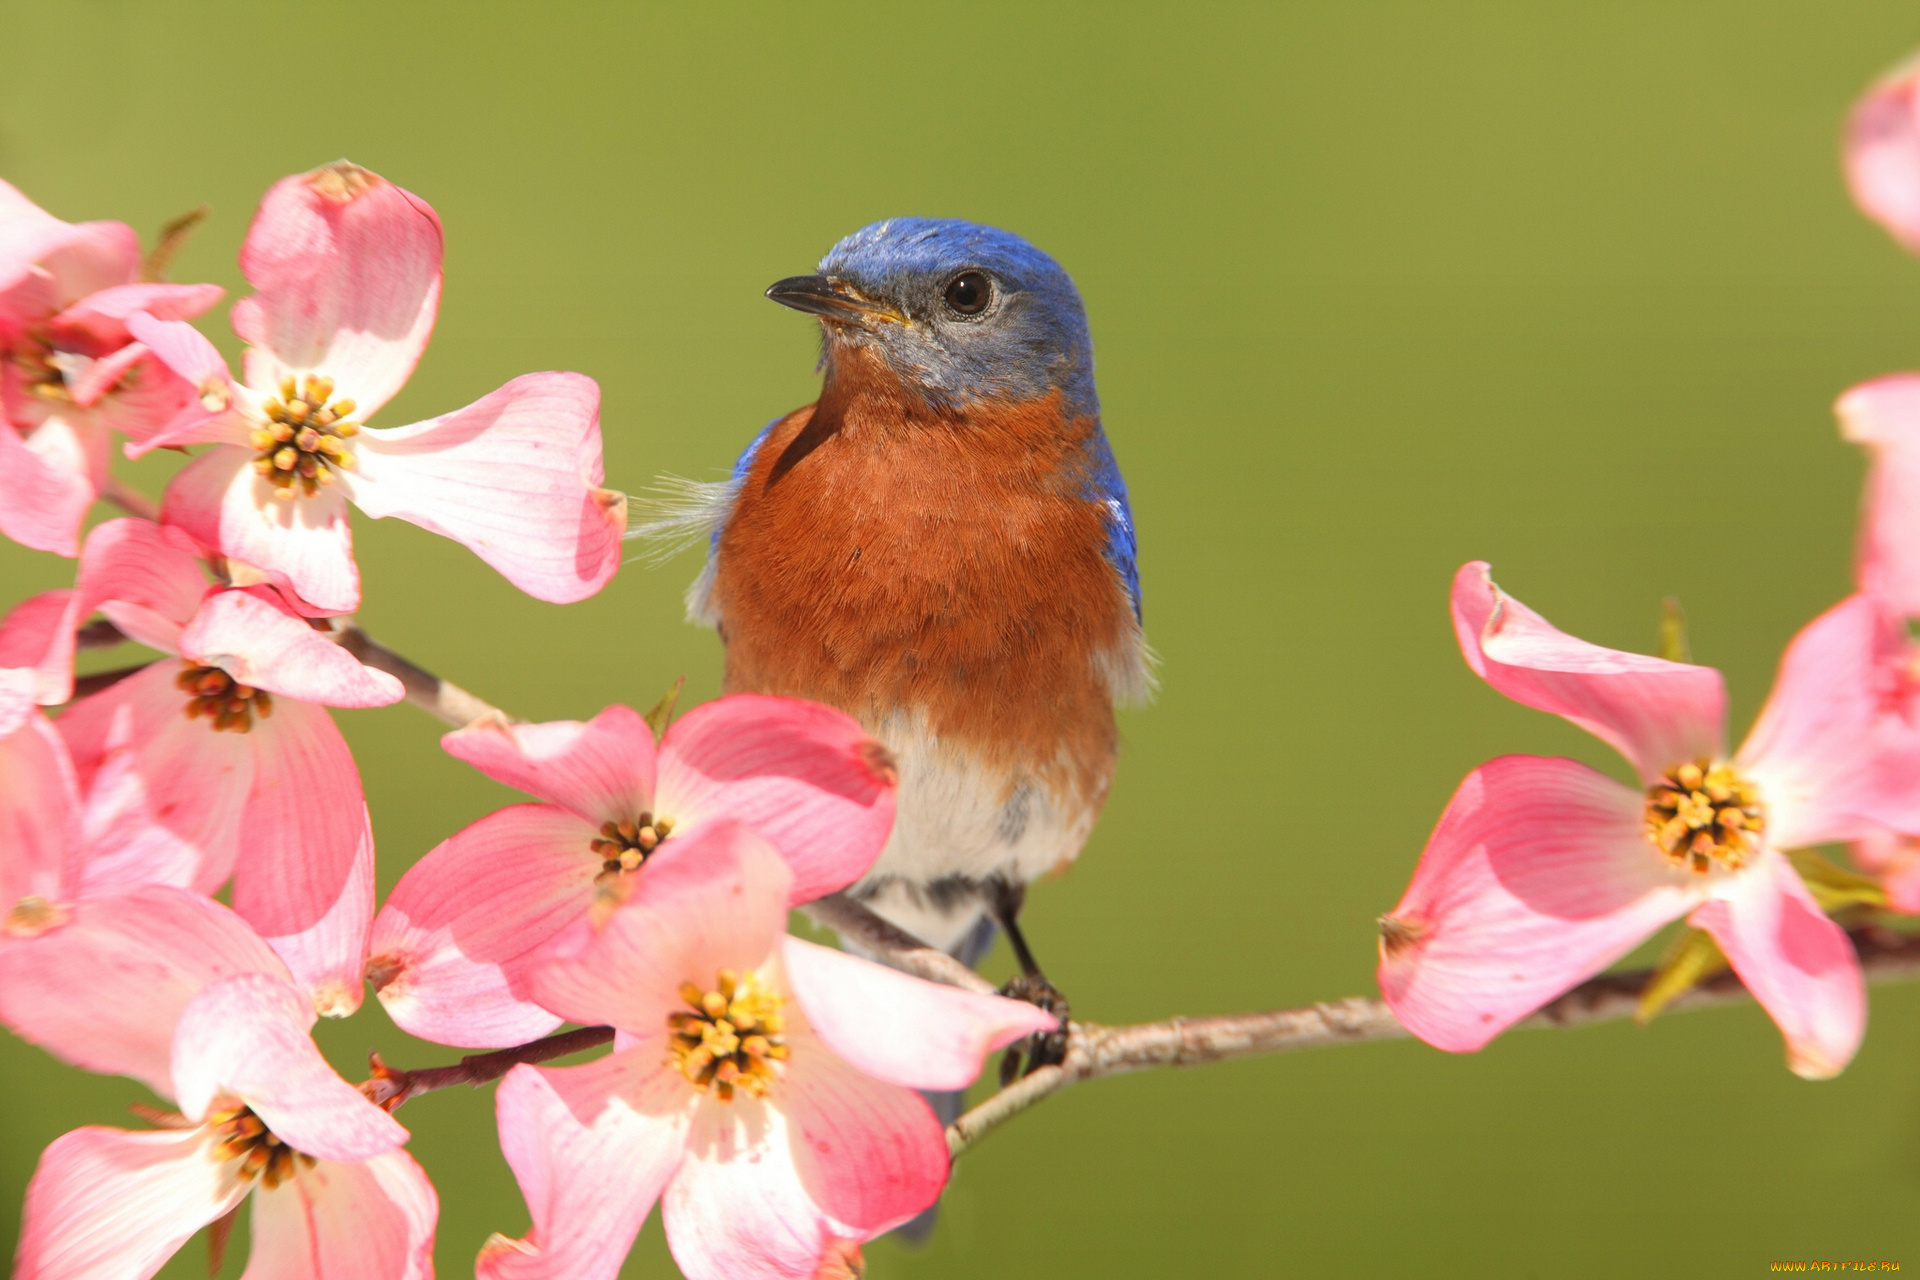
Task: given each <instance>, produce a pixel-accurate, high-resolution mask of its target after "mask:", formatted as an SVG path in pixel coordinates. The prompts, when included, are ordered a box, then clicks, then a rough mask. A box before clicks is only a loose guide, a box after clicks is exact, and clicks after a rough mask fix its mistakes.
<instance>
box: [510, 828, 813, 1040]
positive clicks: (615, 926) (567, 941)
mask: <svg viewBox="0 0 1920 1280" xmlns="http://www.w3.org/2000/svg"><path fill="white" fill-rule="evenodd" d="M792 883H793V876H792V873H791V872H789V871H788V870H787V865H786V863H784V862H782V861H781V860H780V855H779V854H778V853H776V852H775V851H774V849H773V846H771V845H769V844H768V843H766V841H764V840H762V839H760V838H759V837H758V836H756V835H754V834H753V832H752V831H751V830H749V829H748V828H746V827H743V826H740V825H739V824H737V823H733V822H726V821H721V822H713V823H706V824H703V825H702V826H700V827H699V828H698V829H696V830H695V831H694V832H693V833H692V834H690V835H688V836H685V837H680V836H675V837H674V838H672V839H670V840H668V841H667V842H666V843H665V844H663V845H661V846H660V848H659V849H658V851H656V852H655V853H654V854H653V856H652V857H650V858H648V859H647V861H646V864H645V865H644V866H643V867H641V869H640V873H639V875H638V876H636V877H635V880H634V885H635V888H634V890H633V896H632V897H631V898H630V899H629V900H628V901H627V903H626V904H625V905H624V906H622V907H621V908H620V909H619V910H617V911H615V912H614V913H613V915H612V916H611V917H610V918H609V919H608V920H607V921H606V923H605V924H604V925H603V926H602V927H600V928H599V929H594V928H593V927H591V925H590V924H589V923H588V922H586V921H581V922H580V923H578V924H575V925H574V926H572V927H571V928H570V929H568V930H567V931H566V932H564V933H562V934H561V935H560V936H559V937H557V938H555V939H554V940H553V942H552V943H550V944H548V946H547V948H546V949H545V950H544V951H543V952H542V953H541V955H539V956H537V957H536V958H535V961H534V964H533V970H532V977H531V983H530V986H531V988H532V991H533V995H534V998H535V999H536V1000H538V1001H539V1002H540V1004H541V1005H542V1006H544V1007H546V1008H548V1009H551V1010H552V1011H553V1012H555V1013H557V1014H559V1015H560V1016H561V1017H563V1018H566V1019H568V1020H569V1021H573V1022H579V1023H587V1024H593V1023H611V1024H613V1025H614V1026H616V1027H619V1028H621V1029H622V1030H626V1031H631V1032H635V1033H638V1034H640V1035H652V1034H657V1033H658V1031H659V1030H660V1029H662V1028H664V1027H665V1025H666V1018H667V1014H668V1013H669V1012H671V1011H672V1010H674V1009H677V1008H679V1007H680V1005H681V1001H680V995H679V988H680V984H681V983H682V982H696V983H700V984H702V988H703V989H705V984H707V983H710V982H712V981H713V977H714V975H717V974H718V973H719V972H720V970H722V969H732V970H733V971H734V972H736V973H748V972H751V971H753V970H755V969H758V968H760V966H761V965H763V964H765V963H766V961H767V959H768V958H769V957H770V956H771V955H772V954H773V951H774V948H775V946H776V945H777V944H778V943H779V941H780V939H781V938H782V937H783V936H784V935H785V932H786V924H787V892H788V889H789V887H790V886H791V885H792Z"/></svg>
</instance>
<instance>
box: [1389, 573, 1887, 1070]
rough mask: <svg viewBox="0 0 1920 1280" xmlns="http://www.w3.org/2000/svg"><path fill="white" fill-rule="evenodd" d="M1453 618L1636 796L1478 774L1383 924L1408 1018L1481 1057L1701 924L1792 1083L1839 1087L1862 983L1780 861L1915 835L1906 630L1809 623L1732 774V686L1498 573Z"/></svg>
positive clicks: (1876, 619) (1508, 765)
mask: <svg viewBox="0 0 1920 1280" xmlns="http://www.w3.org/2000/svg"><path fill="white" fill-rule="evenodd" d="M1453 617H1454V627H1455V630H1456V631H1457V632H1458V635H1459V639H1460V646H1461V650H1462V652H1463V653H1464V654H1465V655H1466V659H1467V663H1468V665H1470V666H1471V667H1472V668H1473V669H1474V671H1475V672H1477V673H1478V674H1479V675H1480V676H1481V677H1482V678H1483V679H1485V680H1486V681H1487V683H1489V684H1491V685H1492V686H1493V687H1494V688H1496V689H1498V690H1500V692H1502V693H1504V694H1506V695H1507V696H1508V697H1510V698H1512V699H1514V700H1515V701H1517V702H1520V703H1523V704H1525V705H1526V706H1530V707H1534V708H1537V709H1539V710H1542V711H1550V712H1553V713H1554V714H1556V715H1560V716H1564V717H1565V718H1567V719H1568V720H1570V721H1572V722H1573V723H1574V724H1577V725H1579V726H1580V727H1581V728H1583V729H1586V730H1587V731H1588V732H1590V733H1592V734H1594V735H1595V736H1597V737H1599V738H1600V739H1601V740H1602V741H1604V742H1606V743H1608V744H1609V745H1611V746H1613V747H1614V748H1616V749H1617V750H1619V751H1620V752H1621V754H1622V755H1624V756H1625V757H1626V758H1627V760H1628V762H1629V763H1631V764H1632V765H1633V767H1634V770H1635V771H1636V772H1637V773H1638V774H1639V776H1640V783H1641V789H1638V790H1636V789H1635V788H1632V787H1628V786H1625V785H1623V784H1621V783H1619V782H1615V781H1614V780H1612V779H1611V778H1608V777H1606V776H1605V775H1603V774H1600V773H1598V772H1596V771H1594V770H1592V769H1589V768H1588V767H1586V766H1585V765H1582V764H1578V763H1576V762H1574V761H1571V760H1564V759H1549V758H1543V757H1538V756H1505V757H1502V758H1500V759H1497V760H1493V761H1490V762H1488V763H1487V764H1485V765H1482V766H1481V767H1480V768H1478V769H1476V770H1475V771H1474V772H1473V773H1471V774H1470V775H1468V777H1467V779H1466V781H1465V782H1464V783H1462V784H1461V786H1460V789H1459V790H1458V791H1457V792H1456V793H1455V795H1454V797H1453V799H1452V801H1451V802H1450V803H1449V804H1448V806H1447V810H1446V812H1445V814H1444V815H1442V817H1441V819H1440V823H1439V826H1438V827H1437V828H1436V829H1435V831H1434V833H1433V837H1432V839H1431V840H1430V841H1429V842H1428V844H1427V848H1426V851H1425V853H1424V854H1422V855H1421V859H1420V865H1419V867H1418V869H1417V870H1416V871H1415V872H1414V877H1413V882H1412V884H1411V885H1409V886H1408V888H1407V892H1406V895H1405V897H1403V898H1402V899H1401V901H1400V904H1399V905H1398V906H1396V907H1395V908H1394V909H1393V911H1392V912H1391V913H1389V914H1388V915H1386V916H1385V917H1383V918H1382V920H1381V933H1382V938H1381V953H1380V954H1381V959H1380V970H1379V979H1380V988H1381V991H1382V993H1383V994H1384V995H1385V996H1386V999H1387V1003H1388V1004H1389V1005H1390V1006H1391V1007H1392V1009H1393V1011H1394V1014H1395V1016H1396V1017H1398V1018H1399V1019H1400V1020H1401V1022H1402V1023H1404V1024H1405V1025H1406V1027H1407V1028H1408V1029H1409V1030H1411V1031H1412V1032H1413V1033H1414V1034H1415V1035H1417V1036H1419V1037H1420V1038H1421V1039H1423V1040H1426V1041H1427V1042H1428V1043H1430V1044H1433V1045H1436V1046H1438V1047H1440V1048H1442V1049H1449V1050H1453V1051H1457V1052H1460V1051H1469V1050H1473V1049H1478V1048H1480V1047H1481V1046H1482V1045H1484V1044H1486V1043H1487V1041H1489V1040H1491V1039H1492V1038H1493V1037H1494V1036H1496V1035H1498V1034H1499V1033H1500V1032H1501V1031H1503V1030H1505V1029H1506V1028H1507V1027H1509V1026H1511V1025H1513V1023H1515V1022H1517V1021H1519V1020H1520V1019H1521V1018H1524V1017H1525V1016H1526V1015H1527V1014H1529V1013H1531V1012H1532V1011H1533V1010H1535V1009H1537V1008H1539V1007H1540V1006H1541V1005H1542V1004H1545V1003H1546V1002H1547V1001H1549V1000H1551V999H1552V998H1553V997H1555V996H1557V995H1559V994H1560V993H1561V992H1563V991H1565V990H1567V989H1568V988H1570V987H1572V986H1574V985H1576V984H1577V983H1579V982H1581V981H1583V980H1585V979H1586V978H1588V977H1591V976H1592V975H1593V974H1596V973H1598V972H1600V971H1601V970H1603V969H1605V968H1606V967H1607V966H1608V965H1610V964H1612V963H1613V962H1614V961H1615V960H1617V959H1619V958H1620V957H1621V956H1623V955H1625V954H1626V953H1627V952H1628V951H1630V950H1631V949H1632V948H1633V947H1635V946H1636V945H1638V944H1639V943H1640V942H1641V941H1642V940H1644V939H1645V938H1646V937H1647V936H1648V935H1650V934H1652V933H1653V932H1654V931H1655V930H1657V929H1659V928H1660V927H1661V926H1663V925H1665V924H1667V923H1669V922H1670V921H1673V920H1676V919H1679V918H1681V917H1682V916H1685V917H1686V918H1687V919H1688V921H1689V923H1691V924H1692V925H1693V926H1694V927H1696V928H1700V929H1704V930H1706V931H1707V932H1708V933H1710V934H1711V935H1712V936H1713V938H1714V940H1715V941H1716V942H1717V943H1719V945H1720V949H1721V950H1722V951H1723V952H1724V953H1725V954H1726V956H1727V959H1728V961H1729V962H1730V963H1731V964H1732V966H1733V969H1734V972H1735V973H1737V974H1738V975H1739V977H1740V980H1741V981H1742V982H1744V983H1745V984H1746V986H1747V988H1748V989H1749V990H1750V991H1752V992H1753V994H1754V996H1755V998H1756V999H1758V1000H1759V1002H1760V1003H1761V1005H1762V1006H1763V1007H1764V1008H1765V1009H1766V1010H1767V1012H1768V1013H1769V1014H1771V1015H1772V1017H1773V1020H1774V1022H1775V1023H1776V1024H1777V1025H1778V1026H1779V1028H1780V1031H1781V1034H1782V1035H1783V1036H1784V1037H1785V1040H1786V1046H1787V1060H1788V1065H1789V1066H1791V1067H1792V1069H1793V1070H1794V1071H1795V1072H1797V1073H1798V1074H1800V1075H1802V1076H1806V1077H1809V1078H1822V1077H1826V1076H1831V1075H1835V1074H1837V1073H1838V1072H1839V1071H1840V1070H1841V1069H1842V1068H1844V1067H1845V1066H1846V1065H1847V1063H1848V1061H1849V1060H1850V1059H1851V1058H1852V1057H1853V1054H1854V1051H1855V1049H1857V1048H1858V1046H1859V1043H1860V1038H1861V1035H1862V1034H1863V1032H1864V1030H1865V1023H1866V1003H1865V990H1864V987H1863V985H1862V982H1861V976H1860V967H1859V962H1858V960H1857V959H1856V957H1855V955H1854V951H1853V947H1852V945H1851V944H1850V943H1849V942H1848V941H1847V937H1846V934H1845V933H1844V932H1842V931H1841V929H1840V928H1839V926H1837V925H1835V924H1834V923H1833V922H1832V921H1831V920H1829V919H1828V918H1827V917H1826V916H1825V915H1823V914H1822V913H1821V911H1820V909H1819V907H1818V906H1817V905H1816V904H1815V902H1814V900H1813V898H1812V896H1811V895H1810V894H1809V893H1808V891H1807V888H1806V886H1805V885H1804V884H1803V883H1802V882H1801V880H1800V877H1799V876H1798V874H1797V873H1796V872H1795V871H1794V870H1793V867H1792V865H1791V864H1790V863H1789V862H1788V861H1787V859H1786V858H1785V856H1784V855H1783V854H1782V853H1781V852H1780V850H1782V849H1792V848H1800V847H1805V846H1809V845H1816V844H1821V843H1825V842H1828V841H1834V840H1848V839H1854V838H1858V837H1860V836H1863V835H1867V834H1871V833H1874V832H1878V831H1884V830H1893V831H1920V788H1916V787H1915V786H1914V785H1913V779H1914V778H1915V777H1916V776H1920V734H1917V733H1916V731H1915V726H1914V724H1913V723H1912V722H1911V720H1910V717H1909V708H1910V699H1909V697H1908V695H1907V692H1906V691H1905V690H1904V689H1902V688H1901V687H1899V686H1898V685H1897V684H1890V683H1889V680H1888V675H1889V671H1890V666H1889V659H1890V658H1892V657H1897V656H1898V655H1900V654H1901V653H1903V652H1904V643H1905V642H1904V637H1903V636H1902V634H1901V632H1900V629H1899V627H1898V624H1897V621H1896V619H1895V618H1894V617H1893V616H1892V615H1891V614H1889V613H1888V612H1887V611H1886V609H1885V607H1884V606H1883V605H1882V604H1881V603H1880V602H1879V601H1877V600H1875V599H1874V598H1873V597H1871V596H1866V595H1859V596H1854V597H1851V598H1849V599H1848V600H1846V601H1844V602H1843V603H1841V604H1839V605H1837V606H1835V607H1834V608H1833V609H1830V610H1828V611H1827V612H1826V613H1824V614H1822V615H1821V616H1820V617H1819V618H1817V619H1815V620H1814V621H1813V622H1812V623H1810V624H1808V626H1807V627H1806V628H1805V629H1804V630H1802V631H1801V632H1800V634H1799V635H1798V636H1796V637H1795V638H1794V640H1793V643H1792V644H1791V645H1789V646H1788V648H1787V652H1786V655H1785V657H1784V658H1783V659H1782V661H1781V666H1780V675H1779V679H1778V681H1777V682H1776V684H1775V686H1774V690H1773V695H1772V697H1771V698H1770V699H1769V701H1768V703H1767V706H1766V708H1765V709H1764V710H1763V711H1762V712H1761V715H1760V718H1759V720H1758V721H1757V722H1756V723H1755V725H1754V727H1753V730H1752V732H1751V733H1750V734H1749V735H1748V737H1747V740H1746V742H1745V743H1744V744H1743V745H1742V746H1741V748H1740V750H1739V751H1738V752H1736V753H1734V754H1733V755H1732V756H1730V757H1729V756H1728V755H1727V754H1726V752H1725V739H1724V720H1725V711H1726V694H1725V690H1724V688H1723V686H1722V683H1721V679H1720V673H1719V672H1717V671H1714V670H1713V669H1711V668H1708V667H1696V666H1688V665H1684V664H1681V663H1674V662H1665V661H1662V660H1660V659H1657V658H1650V657H1644V656H1641V655H1639V654H1632V653H1621V652H1616V651H1614V650H1611V649H1603V648H1601V647H1599V646H1597V645H1592V644H1588V643H1586V642H1585V641H1582V640H1577V639H1575V638H1573V637H1572V636H1568V635H1565V634H1562V633H1561V632H1559V631H1557V630H1555V629H1554V628H1553V627H1552V626H1551V625H1550V624H1549V623H1548V622H1547V621H1546V620H1545V619H1544V618H1542V617H1541V616H1540V615H1539V614H1537V613H1534V612H1533V611H1532V610H1531V609H1528V608H1527V607H1526V606H1525V605H1523V604H1521V603H1520V602H1519V601H1517V600H1515V599H1513V598H1512V597H1511V596H1507V595H1504V594H1503V593H1501V591H1500V590H1499V589H1498V588H1497V587H1495V586H1494V585H1493V583H1492V581H1491V580H1490V579H1489V577H1488V573H1487V566H1486V565H1485V564H1481V563H1474V564H1469V565H1467V566H1465V567H1464V568H1462V569H1461V571H1460V573H1459V576H1458V577H1457V578H1456V579H1455V580H1454V588H1453Z"/></svg>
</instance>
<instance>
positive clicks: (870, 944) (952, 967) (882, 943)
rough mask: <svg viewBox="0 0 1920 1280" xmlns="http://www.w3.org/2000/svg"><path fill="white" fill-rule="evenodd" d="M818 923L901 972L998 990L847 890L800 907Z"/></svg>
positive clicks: (970, 988) (971, 988)
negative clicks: (855, 898) (875, 911)
mask: <svg viewBox="0 0 1920 1280" xmlns="http://www.w3.org/2000/svg"><path fill="white" fill-rule="evenodd" d="M801 910H802V911H805V912H806V913H807V914H808V915H809V916H811V917H812V918H813V920H814V922H815V923H817V924H821V925H825V926H826V927H827V928H829V929H831V930H833V931H834V932H835V933H837V934H839V935H840V939H841V941H843V942H851V943H853V949H854V950H856V951H859V952H863V953H865V954H867V955H870V956H872V957H873V958H874V959H876V960H880V961H882V962H884V963H886V964H887V965H889V966H891V967H892V968H895V969H898V970H900V971H901V972H902V973H910V974H912V975H913V976H914V977H916V978H925V979H926V980H927V981H929V982H939V983H943V984H945V985H946V986H949V987H963V988H965V989H966V990H968V991H981V992H993V991H997V990H998V988H997V987H995V986H994V985H993V984H992V983H991V982H988V981H987V980H986V979H985V978H983V977H981V976H980V975H979V974H977V973H975V972H974V971H973V970H971V969H969V968H967V966H965V965H963V964H961V963H960V962H959V961H958V960H955V959H954V958H953V957H952V956H950V955H948V954H947V953H946V952H944V951H942V950H940V949H939V948H938V947H930V946H928V945H927V944H926V943H924V942H922V941H920V939H918V938H916V937H914V936H913V935H912V934H910V933H908V932H907V931H906V930H904V929H901V928H897V927H895V926H894V925H892V924H890V923H889V922H887V921H885V920H882V919H881V918H880V917H879V916H877V915H875V914H874V913H873V912H872V911H870V910H869V909H868V908H867V907H866V906H865V905H864V904H863V903H860V902H858V901H856V900H854V899H852V898H849V897H848V896H847V895H846V894H844V893H836V894H832V895H830V896H828V897H825V898H821V899H819V900H818V901H817V902H809V903H808V904H807V905H806V906H804V907H802V908H801Z"/></svg>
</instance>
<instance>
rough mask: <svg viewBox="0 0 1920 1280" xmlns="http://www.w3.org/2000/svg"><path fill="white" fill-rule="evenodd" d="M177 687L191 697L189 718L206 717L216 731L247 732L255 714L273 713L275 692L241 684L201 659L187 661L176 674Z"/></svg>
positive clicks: (263, 717) (188, 704)
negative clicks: (205, 663)
mask: <svg viewBox="0 0 1920 1280" xmlns="http://www.w3.org/2000/svg"><path fill="white" fill-rule="evenodd" d="M173 683H174V686H175V687H176V688H178V689H179V690H181V691H182V692H183V693H186V694H188V695H189V696H188V698H187V719H189V720H197V719H199V718H200V717H201V716H206V717H207V718H208V719H209V720H211V721H213V731H214V732H215V733H220V732H223V731H226V730H232V731H233V732H234V733H246V732H247V731H249V730H250V729H252V728H253V718H254V716H256V715H257V716H259V717H260V718H261V719H262V720H264V719H266V718H267V717H268V716H270V715H272V714H273V695H272V694H270V693H268V692H267V691H266V690H265V689H256V688H254V687H253V686H252V685H250V684H241V683H239V682H238V681H236V680H235V679H234V678H233V677H232V676H230V675H228V674H227V673H226V672H224V671H222V670H221V669H220V668H219V667H203V666H201V665H200V664H199V663H197V662H188V663H186V664H185V670H183V671H181V673H180V674H179V675H177V676H175V677H174V679H173Z"/></svg>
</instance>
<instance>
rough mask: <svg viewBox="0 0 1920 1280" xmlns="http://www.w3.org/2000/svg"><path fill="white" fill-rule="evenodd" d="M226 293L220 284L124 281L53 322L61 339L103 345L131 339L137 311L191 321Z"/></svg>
mask: <svg viewBox="0 0 1920 1280" xmlns="http://www.w3.org/2000/svg"><path fill="white" fill-rule="evenodd" d="M225 294H226V290H225V289H222V288H221V287H220V286H219V285H217V284H123V285H117V286H115V287H114V288H111V289H102V290H101V291H100V292H98V293H94V294H89V295H88V296H86V297H84V298H82V299H80V301H78V302H76V303H74V304H73V305H72V306H70V307H68V308H67V309H66V310H64V311H62V312H61V313H60V314H59V315H57V316H55V317H54V318H53V320H52V321H51V322H50V325H49V327H50V328H52V329H53V331H54V334H55V336H56V337H57V338H61V339H68V340H72V339H82V340H86V341H89V342H91V343H93V344H96V345H97V346H99V347H101V348H111V347H117V346H120V345H121V344H123V343H125V342H127V341H128V339H129V337H130V335H129V333H128V332H127V321H128V319H129V318H131V317H132V316H134V315H136V314H145V315H148V316H151V317H153V318H154V319H155V320H191V319H192V318H193V317H195V316H197V315H201V314H203V313H204V312H207V311H211V310H212V309H213V307H214V305H215V304H216V303H218V302H219V301H220V299H221V298H222V297H224V296H225Z"/></svg>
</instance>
